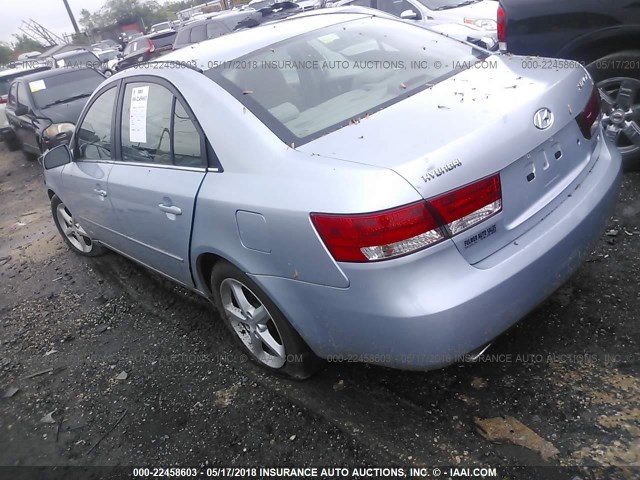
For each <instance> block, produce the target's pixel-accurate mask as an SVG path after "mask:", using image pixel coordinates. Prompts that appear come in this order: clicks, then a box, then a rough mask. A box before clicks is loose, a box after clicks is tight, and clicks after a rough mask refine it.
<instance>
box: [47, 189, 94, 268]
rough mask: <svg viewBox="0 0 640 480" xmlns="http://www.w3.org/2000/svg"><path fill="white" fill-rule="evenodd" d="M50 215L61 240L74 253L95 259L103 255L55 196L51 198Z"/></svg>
mask: <svg viewBox="0 0 640 480" xmlns="http://www.w3.org/2000/svg"><path fill="white" fill-rule="evenodd" d="M51 214H52V215H53V222H54V223H55V224H56V228H57V229H58V232H60V235H62V239H63V240H64V241H65V243H66V244H67V245H68V246H69V248H70V249H71V250H72V251H73V252H74V253H77V254H78V255H82V256H84V257H97V256H99V255H102V254H104V248H103V247H102V246H101V245H98V244H97V243H95V242H94V241H93V240H92V239H91V237H89V236H88V235H87V233H86V232H85V231H84V229H83V228H82V227H81V226H80V225H79V224H78V223H76V222H75V221H74V219H73V215H72V214H71V212H70V211H69V209H68V208H67V207H66V206H65V205H64V203H62V200H60V198H58V196H57V195H54V196H53V197H52V198H51Z"/></svg>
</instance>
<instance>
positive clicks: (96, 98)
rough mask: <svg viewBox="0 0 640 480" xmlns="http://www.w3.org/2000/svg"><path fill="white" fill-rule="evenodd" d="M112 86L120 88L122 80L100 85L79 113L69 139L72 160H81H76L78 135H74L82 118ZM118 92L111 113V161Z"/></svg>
mask: <svg viewBox="0 0 640 480" xmlns="http://www.w3.org/2000/svg"><path fill="white" fill-rule="evenodd" d="M112 88H116V89H119V90H120V89H121V88H122V80H118V81H117V82H113V83H109V84H108V85H105V86H104V87H102V88H101V89H100V90H98V92H97V94H96V95H94V97H93V98H92V99H91V102H90V103H88V104H87V105H86V106H85V108H84V110H83V112H82V114H81V115H80V118H79V119H78V123H76V129H75V132H74V133H73V138H72V140H71V145H72V146H73V158H74V161H82V160H78V157H79V150H78V135H76V134H77V133H78V132H79V131H80V128H79V127H80V126H82V124H83V123H84V119H85V117H86V116H87V113H88V112H89V110H91V107H93V104H94V103H96V100H98V99H99V98H100V97H102V95H103V94H105V93H106V92H107V91H108V90H111V89H112ZM119 95H120V92H119V91H118V92H116V101H115V102H114V105H113V113H112V114H111V162H113V160H114V156H113V155H114V153H113V152H114V150H113V148H114V142H115V137H116V131H115V130H114V126H115V124H116V113H117V106H118V98H119ZM88 161H91V162H105V161H106V160H88Z"/></svg>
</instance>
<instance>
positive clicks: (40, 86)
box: [29, 80, 47, 93]
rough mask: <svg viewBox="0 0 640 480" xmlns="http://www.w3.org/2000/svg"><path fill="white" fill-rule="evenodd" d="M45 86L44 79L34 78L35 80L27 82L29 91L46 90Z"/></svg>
mask: <svg viewBox="0 0 640 480" xmlns="http://www.w3.org/2000/svg"><path fill="white" fill-rule="evenodd" d="M46 88H47V86H46V85H45V83H44V80H36V81H35V82H29V90H31V93H36V92H39V91H40V90H46Z"/></svg>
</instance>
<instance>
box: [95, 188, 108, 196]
mask: <svg viewBox="0 0 640 480" xmlns="http://www.w3.org/2000/svg"><path fill="white" fill-rule="evenodd" d="M93 191H94V192H96V193H97V194H98V195H100V196H101V197H106V196H107V192H105V191H104V190H100V189H99V188H94V189H93Z"/></svg>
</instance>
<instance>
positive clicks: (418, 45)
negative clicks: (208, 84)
mask: <svg viewBox="0 0 640 480" xmlns="http://www.w3.org/2000/svg"><path fill="white" fill-rule="evenodd" d="M256 33H257V31H256ZM485 57H486V54H485V53H482V52H481V51H479V50H476V49H474V48H473V47H471V46H470V45H467V44H464V43H462V42H457V41H455V40H450V39H448V38H446V37H444V36H442V35H438V34H436V33H433V32H430V31H428V30H426V29H423V28H421V27H417V26H413V25H409V24H406V23H404V22H399V21H398V22H396V21H388V20H382V19H378V18H367V19H361V20H357V21H351V22H346V23H340V24H337V25H332V26H330V27H325V28H322V29H319V30H315V31H313V32H310V33H305V34H303V35H299V36H296V37H292V38H289V39H287V40H285V41H282V42H279V43H276V44H273V45H270V46H268V47H267V48H263V49H260V50H257V51H255V52H252V53H251V54H249V55H246V56H244V57H241V58H238V59H236V60H234V61H232V62H222V63H221V64H220V65H219V66H216V68H213V69H210V70H208V71H206V72H205V74H206V75H207V76H208V77H209V78H210V79H212V80H213V81H215V82H216V83H218V84H219V85H220V86H222V87H223V88H224V89H225V90H227V91H228V92H229V93H230V94H231V95H233V96H235V97H236V98H237V99H238V100H239V101H240V102H241V103H242V104H243V105H244V106H245V107H246V108H247V109H249V110H250V111H251V112H253V113H254V114H255V115H256V116H257V117H258V118H259V119H260V120H261V121H262V122H263V123H264V124H265V125H267V126H268V127H269V128H270V129H271V130H272V131H273V132H274V134H276V135H277V136H278V137H279V138H280V139H281V140H283V141H284V142H285V143H287V144H291V143H294V144H296V145H302V144H304V143H307V142H309V141H311V140H313V139H314V138H318V137H320V136H322V135H324V134H326V133H329V132H331V131H333V130H336V129H338V128H341V127H344V126H346V125H348V124H349V123H350V122H352V121H358V119H359V118H361V117H363V116H365V115H367V114H371V113H374V112H376V111H379V110H382V109H384V108H386V107H388V106H390V105H392V104H394V103H396V102H399V101H401V100H403V99H405V98H407V97H409V96H411V95H414V94H415V93H417V92H419V91H421V90H423V89H426V88H428V87H429V85H432V84H435V83H437V82H439V81H442V80H444V79H445V78H447V77H449V76H451V75H453V74H454V73H456V72H457V71H460V70H461V69H463V68H468V67H469V66H471V65H473V64H475V63H476V62H478V61H479V60H481V59H483V58H485Z"/></svg>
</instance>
